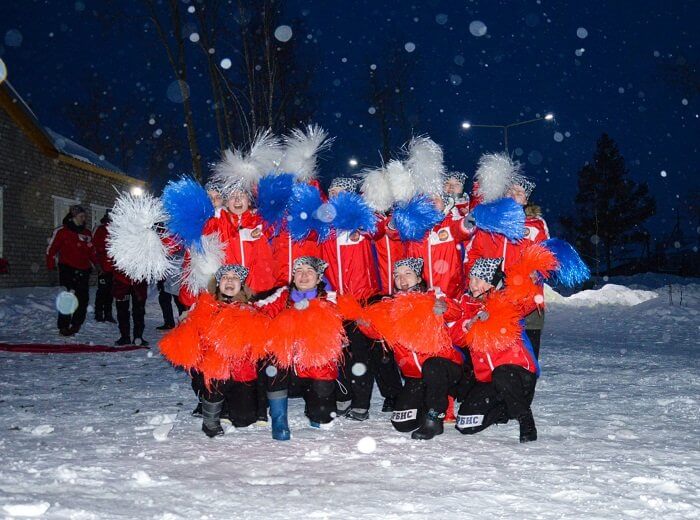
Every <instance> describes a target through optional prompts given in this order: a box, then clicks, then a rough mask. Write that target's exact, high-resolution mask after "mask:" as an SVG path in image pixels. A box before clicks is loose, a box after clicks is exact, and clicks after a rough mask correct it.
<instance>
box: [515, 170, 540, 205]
mask: <svg viewBox="0 0 700 520" xmlns="http://www.w3.org/2000/svg"><path fill="white" fill-rule="evenodd" d="M513 184H514V185H516V186H520V187H521V188H522V189H523V190H524V191H525V197H526V198H528V199H529V198H530V195H532V192H533V191H535V186H537V185H536V184H535V183H534V182H533V181H531V180H530V179H528V178H527V177H524V176H522V175H521V176H518V177H516V179H515V180H514V181H513Z"/></svg>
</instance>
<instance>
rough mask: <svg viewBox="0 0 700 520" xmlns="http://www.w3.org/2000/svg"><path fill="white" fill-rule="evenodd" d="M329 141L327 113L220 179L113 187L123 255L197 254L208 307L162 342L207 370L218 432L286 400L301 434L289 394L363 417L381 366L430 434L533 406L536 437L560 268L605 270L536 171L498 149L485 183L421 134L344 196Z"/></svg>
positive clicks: (411, 423)
mask: <svg viewBox="0 0 700 520" xmlns="http://www.w3.org/2000/svg"><path fill="white" fill-rule="evenodd" d="M329 142H330V141H329V140H328V139H327V135H326V134H325V132H324V131H323V130H321V129H320V128H318V127H317V126H309V127H308V128H306V129H304V130H294V131H292V132H291V133H290V134H289V135H288V136H286V137H285V138H284V139H278V138H276V137H275V136H272V135H271V134H270V133H269V132H264V133H262V134H260V135H259V136H258V137H257V138H256V139H255V141H254V142H253V143H252V145H251V146H250V147H249V148H248V149H246V150H245V151H244V150H235V149H234V150H229V151H226V152H225V153H224V156H223V158H222V160H221V162H219V163H217V164H216V165H215V168H214V173H213V175H212V177H211V178H210V180H209V182H208V183H207V184H206V185H205V186H204V187H203V186H201V185H200V184H199V183H197V182H196V181H194V180H193V179H191V178H187V177H183V178H182V179H179V180H177V181H172V182H171V183H169V184H168V186H167V187H166V188H165V190H164V192H163V195H162V196H161V197H160V198H155V197H152V196H150V195H145V196H141V197H134V196H130V195H124V196H122V197H120V199H119V200H118V201H117V203H116V205H115V208H114V211H113V212H112V220H113V222H112V224H111V226H110V232H109V237H108V239H107V242H108V249H109V252H110V255H111V257H112V258H113V259H114V262H115V264H116V266H117V268H119V269H121V270H123V271H124V272H126V273H127V274H128V275H129V276H131V277H133V278H135V279H141V280H151V281H152V280H157V279H160V278H161V277H163V276H164V275H166V274H172V273H173V272H174V271H178V270H181V272H182V276H181V278H182V288H181V291H180V300H181V301H182V302H183V303H184V304H186V305H189V306H190V310H189V311H188V312H187V314H186V316H185V317H184V318H183V319H182V320H181V322H180V323H179V325H178V326H177V327H176V328H174V329H173V330H171V331H169V332H168V334H166V335H165V336H164V337H163V338H162V339H161V341H160V350H161V352H162V354H163V355H164V356H165V357H166V358H167V359H168V360H169V361H170V362H171V363H173V364H174V365H175V366H178V367H182V368H184V369H185V370H186V371H187V372H189V374H190V375H191V377H192V386H193V388H194V389H195V392H196V393H197V395H198V397H199V400H200V405H201V406H200V407H198V410H201V414H202V417H203V423H202V430H203V431H204V433H205V434H206V435H208V436H209V437H215V436H218V435H222V434H223V433H224V429H223V427H222V424H221V421H222V419H226V420H228V421H230V423H231V424H232V425H233V426H235V427H245V426H248V425H250V424H253V423H255V422H256V421H268V413H269V422H270V423H271V429H272V437H273V438H274V439H277V440H288V439H290V437H291V432H290V428H289V421H288V417H287V409H288V407H287V403H288V398H289V397H290V396H291V397H294V396H298V397H303V399H304V402H305V414H306V416H307V418H308V420H309V423H310V425H311V426H312V427H315V428H326V427H328V425H331V424H332V423H333V421H334V420H338V419H339V418H340V417H342V418H344V419H346V420H355V421H363V420H366V419H367V418H368V417H369V410H370V401H371V396H372V391H373V387H374V383H375V381H376V383H377V386H378V388H379V391H380V392H381V394H382V396H383V397H384V405H383V408H382V411H383V412H387V413H391V423H392V425H393V426H394V427H395V428H396V429H397V430H398V431H401V432H412V433H411V437H412V438H414V439H426V440H427V439H431V438H433V437H434V436H436V435H440V434H442V433H443V428H444V423H445V422H446V421H449V422H454V424H455V427H456V429H457V430H458V431H459V432H461V433H464V434H473V433H476V432H479V431H481V430H483V429H485V428H487V427H488V426H490V425H492V424H494V423H506V422H508V421H509V420H517V421H518V422H519V425H520V441H521V442H528V441H533V440H535V439H536V438H537V430H536V427H535V421H534V418H533V415H532V410H531V403H532V400H533V397H534V391H535V385H536V382H537V377H538V376H539V365H538V357H539V344H540V332H541V329H542V324H543V320H544V318H543V317H544V296H543V282H544V281H545V280H547V279H550V280H552V281H556V282H558V283H565V284H568V285H573V284H576V283H580V282H581V281H582V280H583V279H585V277H587V269H586V268H585V265H584V264H583V263H582V262H581V260H580V258H579V257H578V255H577V254H576V253H575V251H573V249H572V248H571V247H570V246H569V245H568V244H566V243H565V242H563V241H560V240H557V239H550V237H549V233H548V230H547V226H546V224H545V221H544V220H543V219H542V217H541V215H540V213H539V211H538V210H537V208H535V207H533V206H529V205H528V199H529V197H530V195H531V193H532V190H533V189H534V183H533V182H532V181H531V180H529V179H527V178H526V177H525V176H524V175H523V174H522V171H521V166H520V165H519V164H518V163H516V162H514V161H513V160H512V159H511V158H510V157H508V156H507V155H505V154H487V155H485V156H484V157H482V158H481V160H480V162H479V167H478V169H477V171H476V174H475V176H474V186H473V189H472V191H471V197H470V196H468V195H467V194H466V192H465V183H466V181H467V178H466V175H464V174H462V173H455V172H447V171H446V170H445V167H444V164H443V155H442V149H441V148H440V147H439V146H438V145H437V144H436V143H434V142H433V141H432V140H430V139H429V138H426V137H419V138H414V139H413V140H412V141H411V142H410V143H409V144H408V145H407V147H406V149H405V150H404V156H403V157H402V158H401V159H395V160H392V161H389V162H388V163H387V164H386V165H384V166H382V167H381V168H377V169H373V170H366V171H364V172H363V173H362V174H361V175H359V176H358V177H337V178H335V179H333V180H332V182H331V183H330V187H329V189H328V193H327V195H326V194H325V193H324V192H323V191H322V190H321V188H320V184H319V182H318V180H317V173H318V172H317V158H318V154H319V152H321V151H323V150H325V149H326V148H327V147H328V146H329ZM358 191H359V193H358ZM525 208H527V212H526V211H525ZM526 213H527V214H526ZM158 224H164V226H165V231H163V228H162V226H161V227H159V226H158ZM183 252H184V260H182V259H183ZM455 412H456V413H455Z"/></svg>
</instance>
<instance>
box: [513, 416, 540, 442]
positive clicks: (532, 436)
mask: <svg viewBox="0 0 700 520" xmlns="http://www.w3.org/2000/svg"><path fill="white" fill-rule="evenodd" d="M518 422H519V423H520V442H531V441H536V440H537V428H535V418H534V417H533V416H532V410H528V411H527V413H526V414H524V415H521V416H520V417H518Z"/></svg>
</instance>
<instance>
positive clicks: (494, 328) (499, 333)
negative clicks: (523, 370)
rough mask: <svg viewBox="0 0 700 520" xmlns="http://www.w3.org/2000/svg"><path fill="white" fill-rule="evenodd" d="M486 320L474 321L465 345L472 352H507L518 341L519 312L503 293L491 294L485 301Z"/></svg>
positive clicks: (519, 329) (519, 327) (519, 333)
mask: <svg viewBox="0 0 700 520" xmlns="http://www.w3.org/2000/svg"><path fill="white" fill-rule="evenodd" d="M484 310H485V311H486V312H487V313H488V318H487V319H486V320H483V321H481V320H478V319H477V320H476V321H475V322H473V324H472V326H471V327H470V328H469V330H468V331H467V333H466V341H467V345H468V346H469V348H470V349H471V350H473V351H474V352H483V353H490V352H497V351H503V350H508V349H509V348H511V347H513V346H514V345H515V344H517V342H518V341H519V339H520V336H521V334H522V327H521V326H520V319H521V311H520V309H519V307H518V306H517V305H515V304H514V303H513V302H511V301H510V300H509V299H508V297H507V296H506V295H505V294H504V293H499V292H496V293H493V294H491V296H489V297H488V299H487V300H486V301H485V305H484Z"/></svg>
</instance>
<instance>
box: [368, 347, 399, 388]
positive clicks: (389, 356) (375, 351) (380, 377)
mask: <svg viewBox="0 0 700 520" xmlns="http://www.w3.org/2000/svg"><path fill="white" fill-rule="evenodd" d="M370 369H371V370H372V374H373V376H374V379H375V381H376V382H377V386H378V387H379V392H380V393H381V394H382V397H384V398H385V399H386V398H389V399H394V400H396V397H397V396H398V395H399V392H401V389H402V388H403V382H402V381H401V373H400V372H399V367H398V365H397V364H396V360H395V359H394V353H393V352H392V351H391V350H389V349H387V348H385V346H384V342H382V341H375V342H374V344H373V345H372V347H371V348H370Z"/></svg>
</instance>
